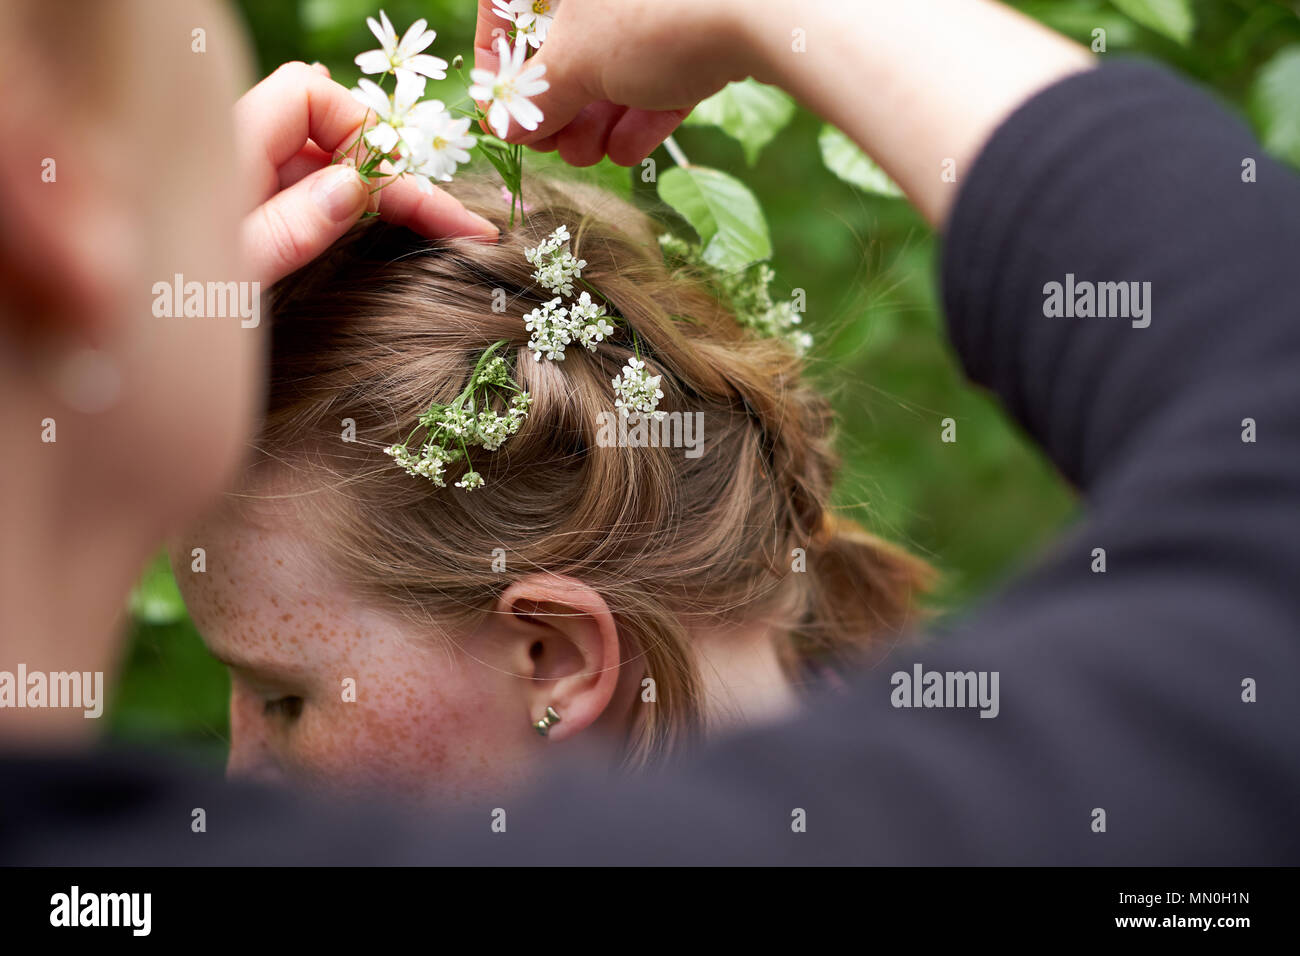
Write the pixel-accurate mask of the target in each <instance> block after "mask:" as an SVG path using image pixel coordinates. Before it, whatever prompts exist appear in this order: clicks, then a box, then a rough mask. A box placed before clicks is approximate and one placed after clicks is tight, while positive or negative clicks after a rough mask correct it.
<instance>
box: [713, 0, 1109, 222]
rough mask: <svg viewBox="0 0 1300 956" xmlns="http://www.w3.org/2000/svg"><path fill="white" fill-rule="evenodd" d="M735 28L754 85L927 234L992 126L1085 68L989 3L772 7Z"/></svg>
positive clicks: (843, 1) (792, 3)
mask: <svg viewBox="0 0 1300 956" xmlns="http://www.w3.org/2000/svg"><path fill="white" fill-rule="evenodd" d="M736 29H737V31H738V33H739V37H740V39H739V43H740V44H741V45H742V46H743V47H745V49H746V50H747V52H748V53H749V54H750V55H751V56H752V64H751V66H752V68H751V70H750V72H752V73H753V75H754V76H755V77H756V78H757V79H759V80H762V81H763V82H766V83H772V84H775V85H777V86H780V87H782V88H783V89H785V90H787V91H789V92H790V93H791V94H792V95H794V96H795V97H796V98H797V99H798V100H799V101H800V102H801V103H803V105H804V106H806V107H807V108H808V109H810V110H812V111H813V112H815V113H817V114H818V115H820V116H822V117H824V118H825V119H827V120H828V121H830V122H831V123H834V124H835V125H836V126H838V127H839V128H840V129H842V130H843V131H844V132H845V133H846V134H848V135H849V136H850V137H851V138H852V139H853V140H854V141H855V142H857V143H858V145H859V146H861V147H862V148H863V150H865V151H866V152H867V153H868V154H869V155H870V156H871V157H872V158H873V159H875V160H876V161H877V162H878V163H880V165H881V166H882V167H883V168H884V169H885V171H886V172H887V173H889V174H890V175H891V176H892V177H893V178H894V179H895V180H896V181H897V182H898V184H899V185H900V186H901V187H902V188H903V190H904V191H905V192H906V193H907V195H908V196H909V197H910V198H911V200H912V202H913V203H915V204H916V206H917V208H918V209H920V210H921V212H922V214H923V215H924V216H925V217H926V218H927V219H928V220H930V222H931V223H934V224H935V225H941V224H943V223H944V221H945V220H946V218H947V213H948V210H949V208H950V207H951V205H952V202H953V199H954V197H955V195H956V192H957V190H958V189H959V188H960V185H961V183H962V182H963V180H964V176H965V174H966V173H967V171H969V169H970V167H971V164H972V163H973V161H974V159H975V157H976V156H977V155H978V153H979V151H980V149H981V148H982V147H983V145H984V143H985V142H986V141H987V140H988V138H989V137H990V135H991V134H992V133H993V131H994V130H995V129H996V128H997V127H998V125H999V124H1000V123H1001V122H1002V121H1003V120H1005V119H1006V118H1007V117H1008V116H1010V115H1011V114H1012V113H1013V112H1014V111H1015V110H1016V108H1017V107H1019V106H1020V105H1021V104H1023V103H1025V102H1026V101H1028V100H1029V99H1030V98H1031V97H1032V96H1033V95H1034V94H1035V93H1037V92H1039V91H1040V90H1042V89H1044V88H1046V87H1047V86H1049V85H1051V84H1052V83H1054V82H1056V81H1057V80H1059V79H1062V78H1063V77H1065V76H1068V75H1070V74H1071V73H1076V72H1079V71H1081V70H1086V69H1089V68H1091V67H1092V66H1093V64H1094V61H1093V58H1092V56H1091V55H1090V54H1089V53H1088V52H1087V51H1086V50H1085V49H1084V48H1083V47H1081V46H1079V45H1078V44H1076V43H1074V42H1072V41H1070V40H1067V39H1065V38H1064V37H1061V36H1059V35H1058V34H1055V33H1053V32H1052V31H1050V30H1048V29H1046V28H1045V27H1043V26H1040V25H1039V24H1037V23H1035V22H1034V21H1032V20H1030V19H1028V18H1026V17H1024V16H1022V15H1021V14H1019V13H1017V12H1016V11H1014V10H1011V9H1010V8H1008V7H1005V6H1003V5H1002V4H999V3H994V2H991V0H823V2H809V0H777V2H774V3H772V4H771V6H770V7H769V8H768V9H767V10H765V11H764V13H763V15H762V16H759V17H755V16H753V11H752V10H750V11H749V15H748V16H741V17H739V18H738V20H737V26H736ZM800 49H802V50H803V51H804V52H799V51H800ZM949 160H951V161H952V162H951V164H948V161H949ZM948 168H950V169H951V170H952V171H953V172H954V173H955V181H954V180H953V177H952V176H948V177H945V176H944V175H943V173H944V170H945V169H948Z"/></svg>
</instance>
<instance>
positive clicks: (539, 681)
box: [496, 574, 625, 741]
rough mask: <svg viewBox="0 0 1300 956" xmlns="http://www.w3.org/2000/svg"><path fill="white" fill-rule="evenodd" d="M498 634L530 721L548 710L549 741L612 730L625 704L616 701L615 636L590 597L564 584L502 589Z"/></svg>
mask: <svg viewBox="0 0 1300 956" xmlns="http://www.w3.org/2000/svg"><path fill="white" fill-rule="evenodd" d="M496 612H497V620H498V621H499V622H502V626H503V627H504V628H505V630H506V638H507V641H508V644H509V651H508V653H509V660H510V666H511V668H512V670H513V671H514V673H516V674H519V675H521V676H522V677H523V678H524V679H526V680H527V681H528V687H527V688H526V689H525V694H524V696H525V699H526V700H527V702H528V712H529V714H530V720H531V721H537V720H540V719H541V718H542V717H544V716H546V708H547V707H548V706H550V707H553V708H555V710H556V711H557V712H558V713H559V715H560V720H559V722H558V723H555V724H554V725H553V726H552V727H551V728H550V730H549V733H548V734H547V737H548V738H549V739H550V740H552V741H559V740H566V739H568V738H570V737H572V736H573V735H575V734H577V733H579V732H581V731H583V730H585V729H587V728H588V727H591V726H593V725H595V724H598V723H599V724H600V725H601V726H608V727H609V728H610V729H611V730H613V729H615V728H618V727H620V725H621V723H622V719H623V717H624V716H625V715H624V713H623V711H624V710H625V707H624V706H623V704H624V703H625V702H624V701H622V700H621V699H620V696H621V695H617V694H616V691H617V690H618V685H619V674H620V667H619V664H620V662H621V657H620V650H619V640H618V629H617V627H616V626H615V623H614V616H613V615H612V614H611V613H610V611H609V607H608V606H607V605H606V604H605V599H604V598H602V597H601V596H600V595H599V594H598V593H597V592H596V591H594V590H592V589H591V588H589V587H588V586H587V585H585V584H583V583H581V582H580V581H576V580H574V579H572V578H566V577H561V576H559V575H553V574H531V575H528V576H527V577H525V578H522V579H521V580H519V581H516V582H515V583H514V584H512V585H510V587H508V588H507V589H506V590H505V591H504V592H503V593H502V595H501V597H500V599H499V600H498V602H497V606H496ZM602 718H603V719H602Z"/></svg>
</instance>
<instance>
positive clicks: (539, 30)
mask: <svg viewBox="0 0 1300 956" xmlns="http://www.w3.org/2000/svg"><path fill="white" fill-rule="evenodd" d="M492 5H493V6H494V7H496V9H495V10H494V11H492V12H493V13H495V14H496V15H497V16H499V17H501V18H502V19H503V20H509V21H510V22H511V23H513V24H514V25H515V29H516V30H518V31H519V35H520V36H522V37H524V38H525V39H526V40H527V41H528V45H529V46H531V47H533V48H534V49H536V48H537V47H539V46H541V45H542V41H543V40H545V39H546V34H547V33H548V32H549V31H550V29H551V23H552V22H554V20H555V15H556V14H557V13H558V12H559V10H560V0H492Z"/></svg>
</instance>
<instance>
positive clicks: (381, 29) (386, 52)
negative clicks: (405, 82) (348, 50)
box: [355, 10, 447, 80]
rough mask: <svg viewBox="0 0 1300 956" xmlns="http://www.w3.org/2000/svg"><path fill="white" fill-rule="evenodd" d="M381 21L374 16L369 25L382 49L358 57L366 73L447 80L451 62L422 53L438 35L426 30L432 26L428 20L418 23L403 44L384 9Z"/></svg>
mask: <svg viewBox="0 0 1300 956" xmlns="http://www.w3.org/2000/svg"><path fill="white" fill-rule="evenodd" d="M379 19H380V20H381V21H382V23H376V22H375V18H374V17H367V18H366V25H367V26H369V27H370V32H371V33H373V34H374V35H375V39H377V40H378V41H379V46H380V49H378V50H367V51H366V52H365V53H362V54H360V55H358V56H357V58H356V61H355V62H356V64H357V66H359V67H360V68H361V72H362V73H395V74H396V75H397V76H398V78H399V79H400V78H401V76H402V74H404V73H410V74H417V73H418V74H422V75H424V76H427V77H431V78H432V79H435V80H441V79H445V78H446V76H447V61H446V60H444V59H441V58H439V57H436V56H430V55H429V54H427V53H422V52H421V51H422V50H424V49H425V48H426V47H428V46H429V44H430V43H432V42H433V41H434V38H436V37H437V35H438V34H437V33H435V32H434V31H433V30H426V29H425V27H427V26H428V25H429V22H428V21H427V20H416V21H415V22H414V23H413V24H411V28H410V29H409V30H407V31H406V33H405V35H404V36H403V37H402V39H401V41H400V42H399V41H398V39H397V31H396V30H394V29H393V25H392V23H390V22H389V20H388V14H386V13H384V11H382V10H380V11H379Z"/></svg>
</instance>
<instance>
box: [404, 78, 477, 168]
mask: <svg viewBox="0 0 1300 956" xmlns="http://www.w3.org/2000/svg"><path fill="white" fill-rule="evenodd" d="M426 105H427V106H429V110H428V112H427V113H426V114H424V115H422V116H421V117H420V118H419V121H418V126H417V127H415V128H416V129H417V130H418V133H417V135H416V136H415V137H413V138H414V143H413V144H412V149H411V154H410V156H409V159H408V161H409V164H410V170H411V172H413V173H415V174H416V176H417V177H424V178H417V179H416V182H417V183H419V184H420V186H421V188H422V189H426V191H427V189H428V188H429V187H428V180H430V179H437V180H439V181H441V182H450V181H451V177H452V174H453V173H455V172H456V167H457V166H459V165H461V164H463V163H468V162H469V153H468V152H467V150H469V149H470V148H471V147H473V145H474V137H473V136H470V135H468V131H469V124H470V120H469V117H467V116H462V117H459V118H458V117H454V116H452V115H451V113H449V112H448V111H447V110H446V109H444V108H443V105H442V103H441V102H440V101H438V100H430V101H429V102H428V103H427V104H425V103H421V104H420V106H422V107H423V106H426ZM403 139H404V140H405V137H403Z"/></svg>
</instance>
